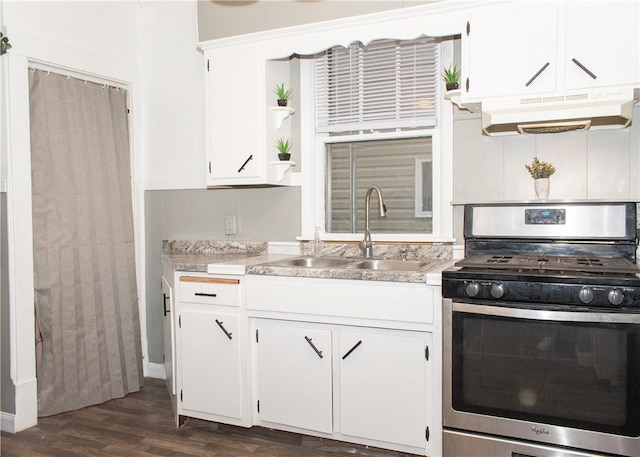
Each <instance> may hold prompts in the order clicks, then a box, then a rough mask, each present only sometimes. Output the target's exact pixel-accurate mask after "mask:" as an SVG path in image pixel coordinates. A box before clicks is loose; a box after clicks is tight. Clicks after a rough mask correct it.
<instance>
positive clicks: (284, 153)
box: [276, 137, 291, 160]
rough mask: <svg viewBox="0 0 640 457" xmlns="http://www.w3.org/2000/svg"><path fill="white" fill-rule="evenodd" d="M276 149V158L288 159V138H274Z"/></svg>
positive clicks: (289, 143)
mask: <svg viewBox="0 0 640 457" xmlns="http://www.w3.org/2000/svg"><path fill="white" fill-rule="evenodd" d="M276 149H278V159H280V160H289V159H290V158H291V152H290V151H291V141H290V140H289V138H284V137H280V138H278V139H277V140H276Z"/></svg>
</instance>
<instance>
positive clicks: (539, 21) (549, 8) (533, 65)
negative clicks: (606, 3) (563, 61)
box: [460, 1, 582, 100]
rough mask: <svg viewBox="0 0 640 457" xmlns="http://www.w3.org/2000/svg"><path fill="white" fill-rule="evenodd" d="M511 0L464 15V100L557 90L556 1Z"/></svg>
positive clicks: (462, 85) (462, 82) (462, 84)
mask: <svg viewBox="0 0 640 457" xmlns="http://www.w3.org/2000/svg"><path fill="white" fill-rule="evenodd" d="M514 3H515V4H507V5H500V6H495V7H487V8H482V9H480V10H478V11H476V12H474V13H473V14H472V15H471V16H470V18H469V34H468V35H466V34H463V43H462V44H463V48H462V50H463V62H467V63H466V66H467V68H466V71H465V69H464V67H463V75H462V76H463V79H462V80H461V84H460V86H461V88H462V91H463V96H466V97H468V99H473V100H475V99H482V98H487V97H508V96H520V95H524V94H538V93H547V92H553V91H555V90H556V82H557V81H556V80H557V74H558V69H557V65H556V62H557V60H558V57H557V50H556V47H557V32H556V31H557V23H558V9H557V8H558V7H557V5H556V3H555V2H531V1H526V2H514ZM581 3H582V2H581ZM464 54H467V55H466V56H465V55H464ZM463 65H464V64H463ZM541 70H542V71H541ZM538 72H540V74H538V76H537V77H535V78H534V76H535V75H536V74H537V73H538ZM465 74H466V76H467V77H468V78H469V90H468V92H467V93H465V91H466V87H465V86H466V80H465V79H464V76H465ZM532 79H533V80H532Z"/></svg>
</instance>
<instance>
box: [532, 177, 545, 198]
mask: <svg viewBox="0 0 640 457" xmlns="http://www.w3.org/2000/svg"><path fill="white" fill-rule="evenodd" d="M533 188H534V189H535V191H536V198H537V199H538V200H547V199H548V198H549V178H538V179H534V180H533Z"/></svg>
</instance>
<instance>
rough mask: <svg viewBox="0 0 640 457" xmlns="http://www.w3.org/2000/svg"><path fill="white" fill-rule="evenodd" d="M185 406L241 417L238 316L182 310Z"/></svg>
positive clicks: (240, 336)
mask: <svg viewBox="0 0 640 457" xmlns="http://www.w3.org/2000/svg"><path fill="white" fill-rule="evenodd" d="M180 319H181V333H182V347H181V356H182V407H183V409H185V410H191V411H201V412H205V413H208V414H215V415H219V416H225V417H231V418H236V419H240V418H241V417H242V389H241V386H242V381H241V366H240V361H241V357H240V338H242V337H243V336H244V335H243V334H242V332H241V331H240V325H239V321H238V316H236V315H233V314H228V313H223V312H220V311H214V310H206V311H202V310H182V312H181V313H180Z"/></svg>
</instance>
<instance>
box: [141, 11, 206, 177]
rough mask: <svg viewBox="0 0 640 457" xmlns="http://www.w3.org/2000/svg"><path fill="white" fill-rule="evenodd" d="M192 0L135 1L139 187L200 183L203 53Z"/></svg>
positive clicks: (203, 165) (203, 161) (202, 169)
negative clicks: (137, 9)
mask: <svg viewBox="0 0 640 457" xmlns="http://www.w3.org/2000/svg"><path fill="white" fill-rule="evenodd" d="M196 14H197V12H196V4H195V1H177V2H158V1H144V2H142V3H141V4H140V22H139V25H140V28H139V34H138V39H139V46H140V56H139V64H140V70H141V84H142V87H141V90H142V94H143V95H142V97H143V104H144V105H143V107H144V108H143V109H144V117H143V119H142V122H143V125H142V126H141V129H138V130H137V131H138V132H141V134H142V135H143V142H144V145H145V157H144V162H143V164H142V169H143V172H144V180H145V184H144V187H145V189H204V188H206V164H207V161H206V157H205V149H204V148H205V146H204V138H205V135H204V97H203V94H204V76H203V75H204V59H203V57H202V54H200V53H199V52H198V51H197V41H198V40H197V17H196Z"/></svg>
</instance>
